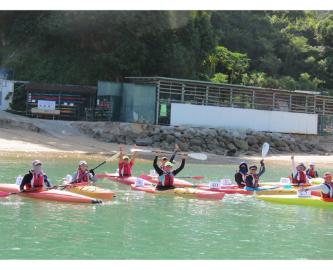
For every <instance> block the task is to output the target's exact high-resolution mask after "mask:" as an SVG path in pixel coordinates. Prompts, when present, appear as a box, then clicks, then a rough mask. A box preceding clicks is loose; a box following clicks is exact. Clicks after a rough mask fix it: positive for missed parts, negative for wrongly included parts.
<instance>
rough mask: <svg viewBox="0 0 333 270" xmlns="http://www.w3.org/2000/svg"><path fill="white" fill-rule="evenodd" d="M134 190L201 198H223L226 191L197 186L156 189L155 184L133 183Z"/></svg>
mask: <svg viewBox="0 0 333 270" xmlns="http://www.w3.org/2000/svg"><path fill="white" fill-rule="evenodd" d="M131 188H132V190H137V191H143V192H147V193H153V194H159V195H171V194H172V195H178V196H183V197H188V198H195V199H200V200H222V199H223V197H224V195H225V193H223V192H214V191H205V190H199V189H195V188H175V189H168V190H164V191H160V190H156V189H155V187H153V186H143V187H136V186H135V185H131Z"/></svg>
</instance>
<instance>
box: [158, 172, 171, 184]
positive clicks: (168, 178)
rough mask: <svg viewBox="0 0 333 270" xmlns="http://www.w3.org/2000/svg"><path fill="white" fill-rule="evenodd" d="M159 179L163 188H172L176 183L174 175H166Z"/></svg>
mask: <svg viewBox="0 0 333 270" xmlns="http://www.w3.org/2000/svg"><path fill="white" fill-rule="evenodd" d="M158 179H159V183H158V185H159V186H162V187H170V186H173V182H174V175H173V174H172V173H164V174H162V175H160V176H159V177H158Z"/></svg>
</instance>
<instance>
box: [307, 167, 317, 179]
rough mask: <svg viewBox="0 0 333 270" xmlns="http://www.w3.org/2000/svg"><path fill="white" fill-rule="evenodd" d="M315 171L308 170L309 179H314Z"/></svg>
mask: <svg viewBox="0 0 333 270" xmlns="http://www.w3.org/2000/svg"><path fill="white" fill-rule="evenodd" d="M315 172H316V171H315V170H312V169H308V172H307V174H308V176H310V177H311V178H315V177H316V173H315Z"/></svg>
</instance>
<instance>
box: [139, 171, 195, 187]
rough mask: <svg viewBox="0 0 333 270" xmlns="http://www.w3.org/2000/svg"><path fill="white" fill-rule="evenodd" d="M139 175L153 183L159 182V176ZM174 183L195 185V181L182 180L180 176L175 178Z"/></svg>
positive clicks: (183, 185) (176, 185) (181, 185)
mask: <svg viewBox="0 0 333 270" xmlns="http://www.w3.org/2000/svg"><path fill="white" fill-rule="evenodd" d="M139 177H140V178H142V179H145V180H146V181H148V182H150V183H152V184H158V177H157V176H151V175H146V174H142V175H140V176H139ZM173 185H174V186H175V187H193V186H194V185H193V183H191V182H188V181H185V180H182V179H178V178H174V180H173Z"/></svg>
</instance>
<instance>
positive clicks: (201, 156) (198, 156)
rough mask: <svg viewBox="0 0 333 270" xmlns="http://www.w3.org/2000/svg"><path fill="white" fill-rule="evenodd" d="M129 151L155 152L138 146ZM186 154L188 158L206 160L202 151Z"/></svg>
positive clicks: (168, 152)
mask: <svg viewBox="0 0 333 270" xmlns="http://www.w3.org/2000/svg"><path fill="white" fill-rule="evenodd" d="M130 151H131V152H143V153H153V152H157V151H155V150H150V149H139V148H132V149H131V150H130ZM158 152H160V153H164V154H173V152H170V151H158ZM187 155H188V156H189V157H190V158H193V159H199V160H206V159H207V155H206V154H203V153H187Z"/></svg>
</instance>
